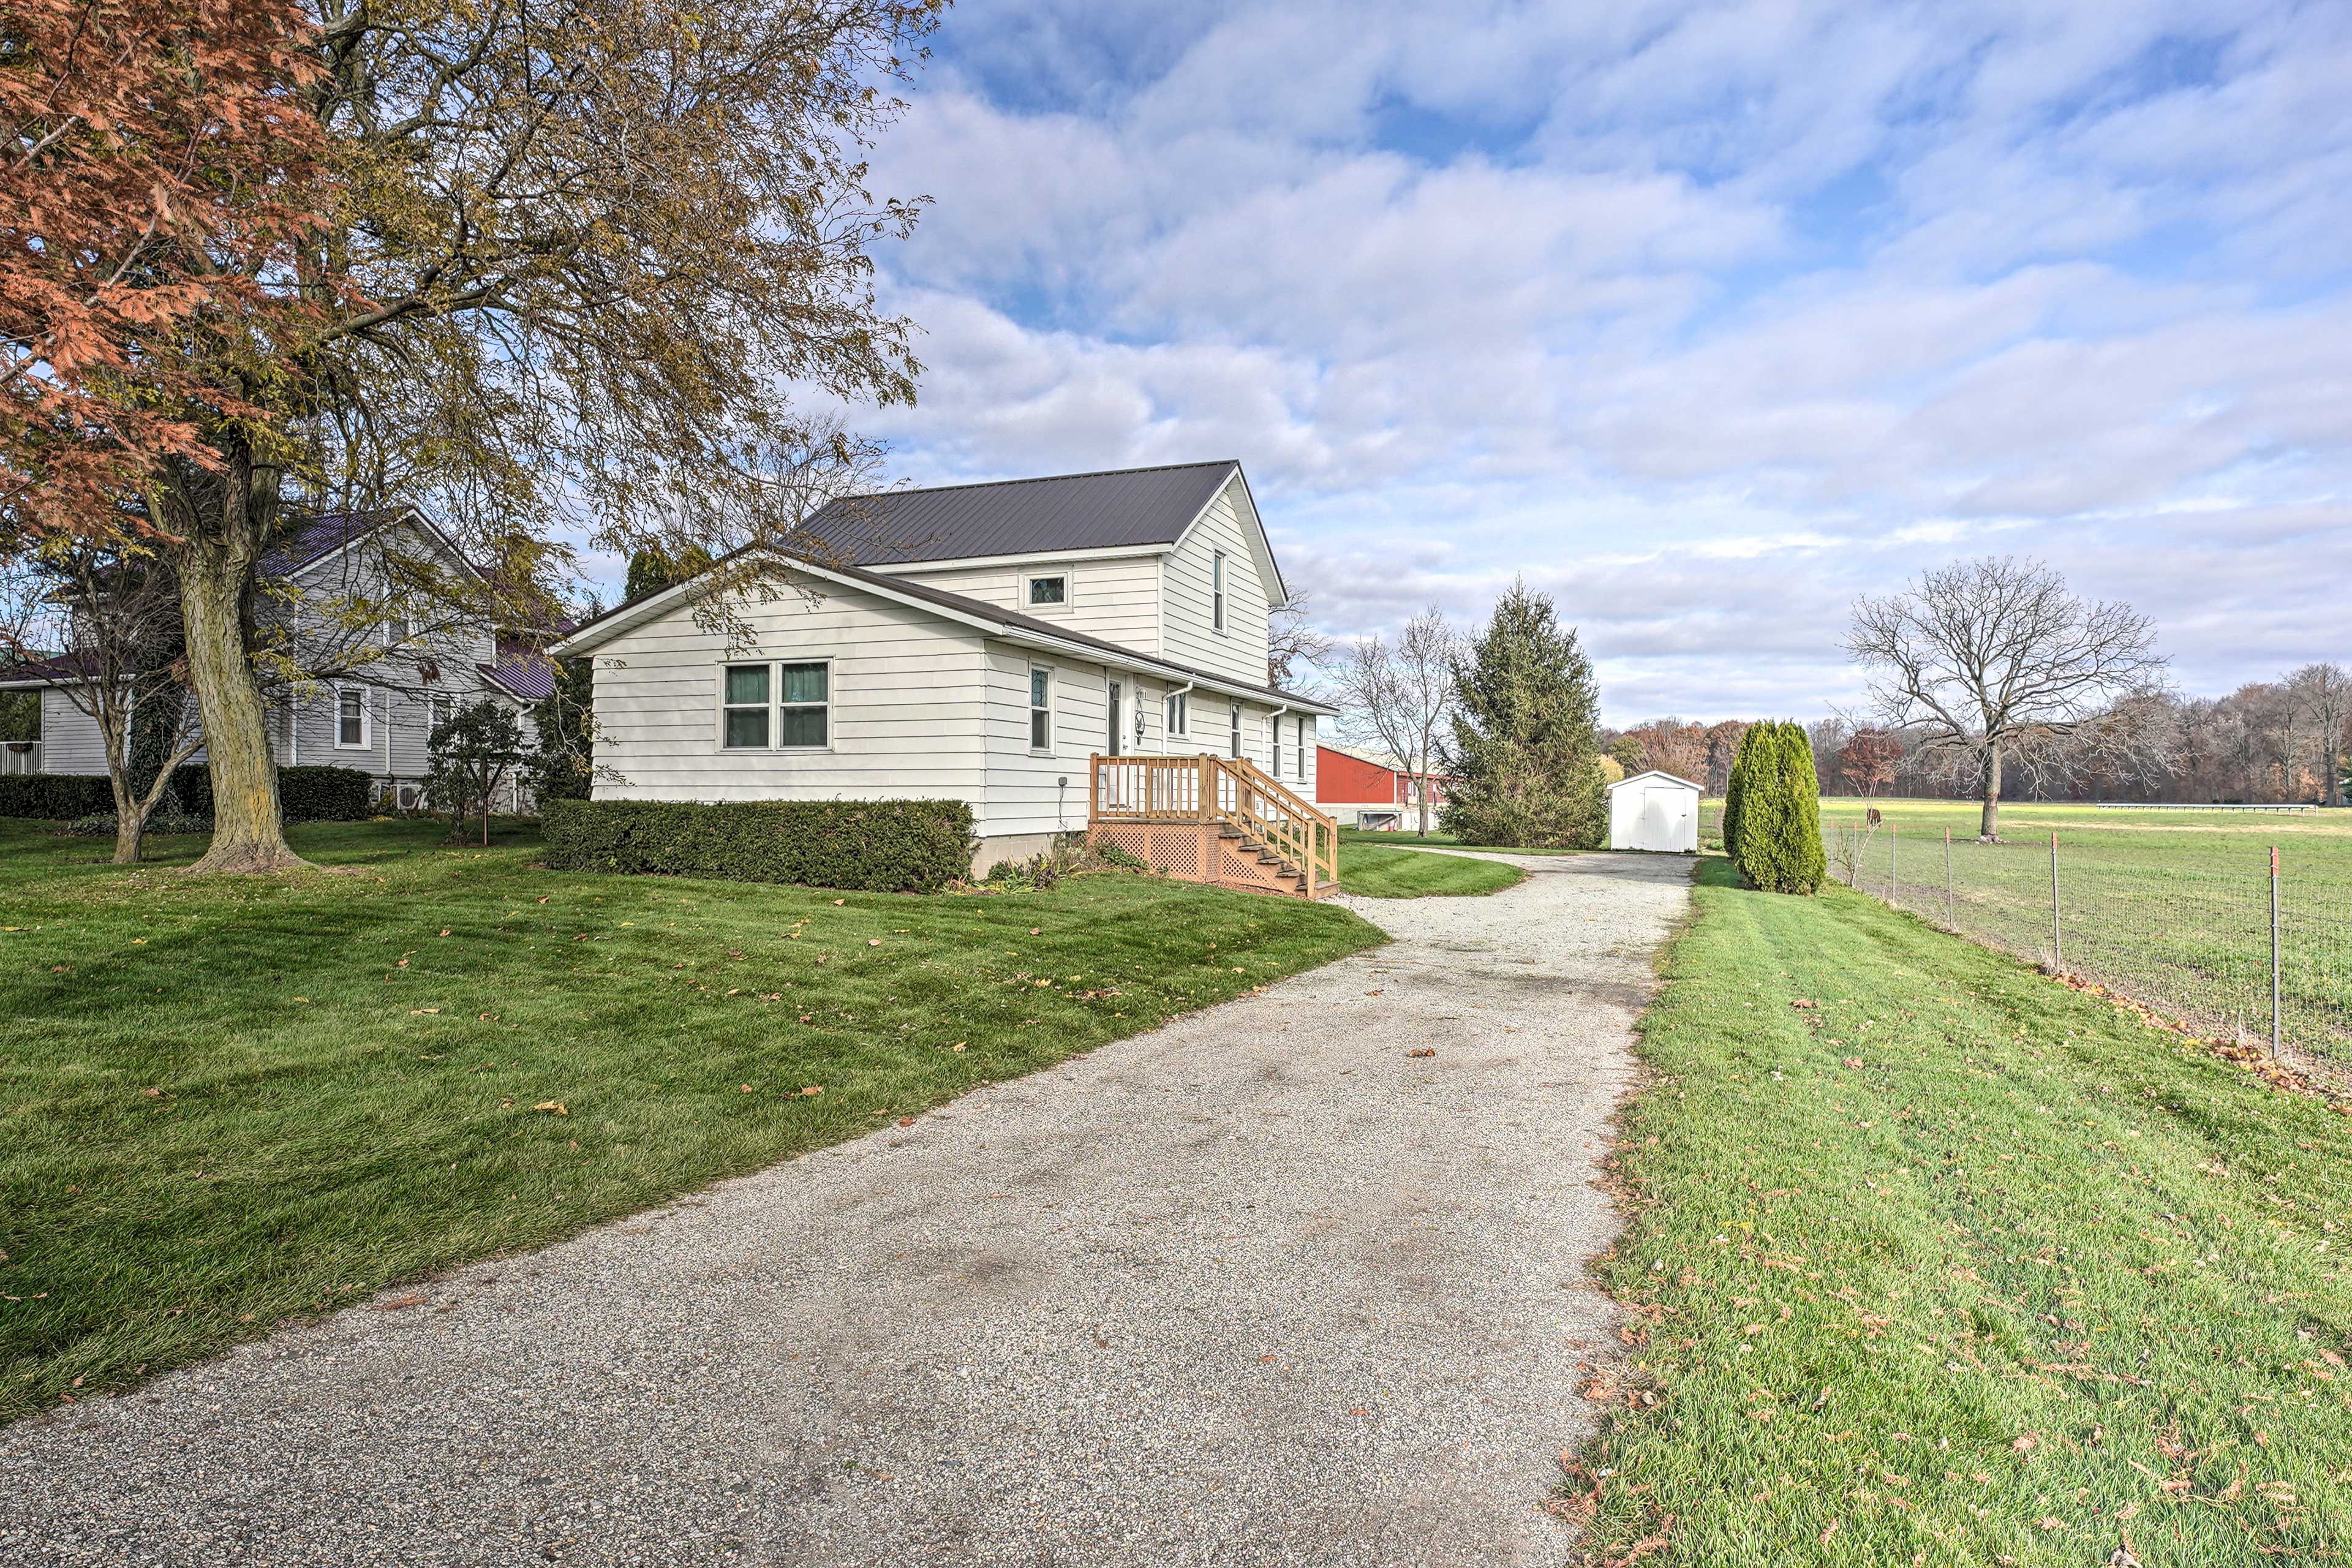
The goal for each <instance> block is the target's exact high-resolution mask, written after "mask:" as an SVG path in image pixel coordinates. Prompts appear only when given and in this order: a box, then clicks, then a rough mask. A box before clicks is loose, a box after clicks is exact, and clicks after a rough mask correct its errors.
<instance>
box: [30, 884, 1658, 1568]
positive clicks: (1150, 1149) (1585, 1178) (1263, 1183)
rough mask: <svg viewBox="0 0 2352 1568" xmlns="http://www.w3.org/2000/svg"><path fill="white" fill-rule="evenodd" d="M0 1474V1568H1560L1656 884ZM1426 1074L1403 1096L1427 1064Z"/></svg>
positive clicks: (113, 1416) (270, 1351)
mask: <svg viewBox="0 0 2352 1568" xmlns="http://www.w3.org/2000/svg"><path fill="white" fill-rule="evenodd" d="M1517 863H1518V864H1522V865H1524V866H1525V867H1526V868H1527V869H1528V872H1529V873H1530V874H1529V877H1528V880H1527V881H1525V882H1523V883H1521V884H1520V885H1519V886H1517V887H1516V888H1512V889H1506V890H1505V891H1503V892H1500V893H1496V894H1494V895H1491V896H1488V897H1486V898H1459V899H1444V898H1433V899H1413V900H1360V901H1357V902H1356V903H1355V907H1356V908H1357V909H1359V910H1360V911H1361V912H1362V913H1363V914H1364V915H1365V917H1366V918H1368V919H1370V920H1372V921H1376V922H1378V923H1379V924H1380V925H1381V926H1382V927H1383V928H1385V929H1386V930H1388V931H1390V932H1391V933H1392V934H1393V935H1394V937H1395V939H1396V940H1395V941H1394V942H1392V943H1391V945H1389V946H1386V947H1383V948H1379V949H1375V950H1373V951H1371V952H1365V953H1361V954H1359V955H1357V956H1356V957H1353V958H1349V959H1345V960H1342V961H1341V962H1339V963H1333V964H1330V965H1328V966H1327V967H1325V968H1322V969H1319V970H1316V971H1314V972H1312V973H1307V974H1304V975H1300V976H1297V977H1296V978H1294V979H1291V980H1288V981H1286V982H1283V983H1281V984H1276V985H1274V986H1271V987H1269V988H1268V989H1267V990H1265V992H1264V993H1263V994H1257V995H1254V996H1249V997H1244V998H1243V999H1241V1000H1238V1001H1234V1002H1231V1003H1228V1004H1226V1005H1223V1006H1219V1007H1215V1008H1213V1009H1210V1010H1209V1011H1206V1012H1202V1013H1199V1014H1195V1015H1192V1016H1189V1017H1186V1018H1182V1019H1180V1020H1178V1021H1176V1022H1174V1023H1172V1024H1171V1025H1169V1026H1165V1027H1163V1028H1161V1029H1160V1030H1158V1031H1156V1032H1154V1033H1151V1034H1147V1035H1141V1036H1138V1037H1134V1038H1131V1039H1128V1040H1125V1041H1122V1042H1119V1043H1118V1044H1116V1045H1111V1046H1107V1047H1103V1048H1101V1049H1099V1050H1097V1051H1095V1052H1093V1053H1092V1054H1091V1055H1088V1056H1086V1057H1081V1058H1075V1059H1073V1060H1071V1061H1069V1062H1066V1063H1065V1064H1063V1065H1062V1066H1060V1067H1057V1068H1053V1069H1051V1070H1048V1071H1045V1072H1039V1073H1035V1074H1033V1075H1031V1076H1030V1077H1027V1078H1024V1079H1017V1080H1014V1081H1012V1082H1008V1083H1003V1084H999V1085H996V1086H994V1087H992V1088H989V1089H982V1090H981V1091H979V1092H976V1093H973V1094H971V1095H967V1096H966V1097H964V1098H963V1099H961V1100H957V1101H955V1102H954V1103H952V1104H950V1105H948V1106H946V1107H943V1108H941V1109H940V1110H936V1111H933V1112H930V1113H929V1114H927V1115H924V1116H922V1117H921V1118H919V1120H917V1121H915V1123H914V1124H913V1125H912V1126H909V1127H905V1128H898V1127H892V1128H889V1129H887V1130H885V1131H880V1132H877V1133H875V1134H873V1135H871V1136H869V1137H866V1138H863V1139H860V1140H858V1141H856V1142H850V1143H845V1144H841V1145H838V1146H835V1147H834V1148H832V1149H827V1150H824V1151H820V1152H815V1153H812V1154H808V1155H806V1156H803V1157H802V1158H800V1159H796V1160H793V1161H791V1162H789V1163H784V1164H782V1165H778V1166H776V1167H774V1168H772V1169H771V1170H768V1171H765V1172H762V1173H760V1174H758V1175H754V1176H751V1177H747V1178H744V1179H741V1180H738V1181H733V1182H729V1183H726V1184H722V1185H719V1186H717V1187H713V1188H710V1189H709V1190H707V1191H705V1192H702V1193H699V1194H694V1195H692V1196H689V1197H687V1198H684V1199H681V1200H679V1201H678V1202H677V1203H675V1204H672V1205H668V1206H667V1207H664V1208H660V1209H657V1210H655V1211H651V1212H648V1213H646V1214H643V1215H636V1216H635V1217H634V1218H632V1219H629V1220H626V1221H622V1222H619V1223H615V1224H612V1225H607V1226H602V1227H600V1228H598V1229H596V1230H593V1231H590V1232H588V1233H586V1234H584V1235H583V1236H581V1237H577V1238H575V1239H574V1240H572V1241H569V1242H566V1243H564V1244H562V1246H559V1247H551V1248H549V1249H548V1250H546V1251H544V1252H539V1253H534V1254H531V1255H529V1256H526V1257H520V1258H508V1259H502V1260H499V1261H498V1262H495V1263H489V1264H484V1265H482V1266H479V1267H478V1268H467V1269H465V1270H462V1271H460V1272H458V1273H457V1274H454V1275H452V1276H450V1277H448V1278H446V1279H441V1280H438V1281H435V1282H432V1283H430V1284H428V1285H426V1286H425V1287H423V1288H422V1290H421V1295H422V1297H423V1300H420V1301H418V1302H417V1303H416V1304H415V1305H412V1306H405V1307H392V1310H384V1309H385V1308H386V1307H388V1306H391V1304H392V1303H394V1302H398V1301H402V1300H406V1299H407V1298H408V1297H410V1296H411V1295H415V1294H419V1293H420V1292H418V1291H407V1290H404V1291H394V1292H390V1293H388V1294H387V1295H385V1296H384V1297H382V1298H379V1299H378V1300H377V1301H376V1302H373V1303H370V1304H369V1305H365V1306H362V1307H359V1308H355V1309H353V1310H349V1311H346V1312H343V1313H341V1314H340V1315H338V1316H336V1317H333V1318H331V1319H328V1320H325V1321H321V1322H319V1323H316V1324H312V1325H309V1326H305V1327H300V1328H296V1329H291V1330H289V1331H286V1332H284V1333H281V1334H278V1335H277V1336H275V1337H273V1338H271V1339H268V1340H267V1341H264V1342H257V1343H255V1344H251V1345H247V1346H246V1347H243V1348H242V1349H240V1350H238V1351H236V1352H233V1353H231V1354H229V1355H227V1356H226V1357H223V1358H222V1359H220V1360H218V1361H215V1362H213V1363H207V1364H205V1365H203V1366H198V1367H193V1368H189V1369H186V1370H184V1371H181V1372H178V1373H172V1374H170V1375H168V1376H164V1377H161V1378H158V1379H156V1380H154V1381H153V1382H152V1383H150V1384H146V1385H145V1386H144V1387H142V1388H141V1389H140V1390H138V1391H137V1392H135V1393H133V1394H126V1395H123V1396H121V1397H119V1398H111V1399H98V1400H91V1401H89V1402H86V1403H83V1404H80V1405H74V1406H73V1407H71V1408H70V1409H67V1410H60V1411H59V1412H58V1413H56V1414H54V1415H42V1416H37V1417H35V1418H33V1419H31V1420H27V1421H23V1422H19V1423H18V1424H16V1426H13V1427H10V1428H7V1429H5V1430H0V1563H7V1564H10V1565H12V1568H15V1565H20V1564H22V1565H29V1564H34V1563H107V1564H153V1563H173V1564H183V1563H184V1564H204V1565H205V1568H213V1565H217V1564H248V1563H255V1564H257V1563H270V1564H311V1563H336V1564H343V1563H368V1564H374V1563H384V1564H402V1565H404V1568H412V1565H420V1564H457V1563H467V1564H473V1563H499V1564H506V1563H546V1562H560V1563H633V1564H673V1563H773V1564H849V1563H891V1564H928V1563H948V1564H983V1563H985V1564H1020V1565H1023V1568H1052V1565H1061V1564H1069V1565H1077V1564H1088V1565H1091V1564H1121V1565H1124V1564H1136V1565H1143V1564H1150V1565H1151V1568H1170V1565H1173V1564H1192V1563H1203V1564H1206V1563H1215V1564H1254V1563H1283V1564H1303V1563H1313V1564H1341V1563H1345V1564H1362V1565H1366V1568H1391V1565H1399V1564H1455V1563H1481V1564H1491V1563H1547V1564H1550V1563H1560V1562H1562V1561H1564V1559H1565V1558H1566V1556H1567V1555H1568V1552H1569V1550H1570V1532H1569V1531H1568V1530H1567V1528H1566V1527H1565V1526H1564V1525H1563V1524H1562V1523H1561V1521H1559V1520H1557V1519H1556V1518H1554V1517H1553V1516H1552V1515H1551V1514H1550V1513H1549V1512H1548V1511H1547V1510H1545V1508H1544V1502H1545V1500H1546V1499H1547V1497H1548V1496H1549V1495H1550V1494H1551V1492H1552V1490H1553V1489H1554V1488H1555V1487H1556V1486H1557V1484H1558V1482H1559V1453H1560V1450H1561V1449H1562V1448H1563V1447H1570V1446H1572V1445H1574V1444H1575V1443H1576V1442H1577V1441H1578V1440H1579V1439H1580V1437H1581V1436H1584V1435H1585V1434H1586V1433H1587V1432H1588V1431H1589V1430H1590V1429H1591V1421H1592V1417H1591V1414H1590V1411H1589V1408H1588V1407H1587V1406H1586V1405H1585V1404H1584V1402H1583V1401H1582V1400H1581V1399H1580V1397H1579V1395H1578V1393H1577V1390H1578V1387H1579V1385H1580V1383H1581V1382H1582V1381H1583V1378H1584V1375H1585V1373H1587V1372H1588V1371H1589V1370H1590V1369H1591V1367H1593V1366H1596V1365H1600V1364H1602V1363H1605V1362H1606V1361H1607V1360H1608V1359H1609V1358H1611V1357H1612V1356H1614V1355H1615V1354H1616V1353H1618V1352H1617V1342H1616V1339H1615V1317H1614V1313H1613V1309H1612V1306H1611V1304H1610V1302H1609V1301H1608V1300H1607V1299H1606V1298H1605V1297H1603V1296H1601V1295H1600V1294H1599V1293H1598V1292H1597V1291H1596V1290H1595V1289H1594V1288H1593V1287H1592V1285H1591V1283H1590V1281H1589V1280H1588V1279H1587V1276H1586V1272H1585V1260H1586V1259H1587V1258H1589V1257H1591V1255H1592V1254H1594V1253H1595V1252H1598V1251H1600V1250H1601V1249H1602V1248H1603V1247H1606V1246H1607V1245H1608V1244H1609V1241H1610V1238H1611V1237H1612V1235H1613V1234H1614V1232H1615V1230H1616V1227H1617V1223H1618V1222H1617V1217H1616V1215H1614V1213H1613V1212H1612V1208H1611V1206H1610V1205H1609V1203H1608V1201H1607V1199H1606V1198H1605V1197H1604V1195H1603V1194H1602V1193H1601V1191H1600V1190H1599V1189H1598V1188H1597V1187H1596V1186H1595V1184H1594V1181H1595V1177H1596V1175H1597V1173H1598V1171H1599V1164H1600V1161H1601V1158H1602V1156H1603V1154H1604V1153H1605V1152H1606V1150H1607V1147H1608V1143H1609V1140H1610V1136H1611V1129H1610V1125H1609V1118H1610V1115H1611V1112H1612V1109H1613V1108H1614V1105H1615V1102H1616V1101H1617V1100H1618V1098H1619V1096H1620V1095H1621V1094H1622V1092H1623V1091H1624V1090H1626V1089H1628V1088H1630V1087H1631V1085H1632V1082H1633V1076H1634V1071H1635V1068H1634V1061H1633V1055H1632V1049H1631V1047H1632V1043H1633V1036H1632V1029H1631V1026H1632V1024H1633V1017H1634V1015H1635V1014H1636V1012H1637V1011H1638V1010H1639V1009H1640V1007H1641V1006H1642V1005H1643V1002H1644V1000H1645V999H1646V997H1647V995H1648V994H1649V991H1650V988H1651V985H1652V984H1653V980H1652V959H1653V955H1654V952H1655V951H1656V949H1657V948H1658V946H1659V945H1660V944H1661V943H1662V942H1664V940H1665V939H1666V937H1667V936H1668V935H1669V933H1670V931H1671V930H1672V929H1673V928H1674V926H1675V924H1676V922H1677V921H1679V920H1680V919H1681V918H1682V917H1683V915H1684V912H1685V908H1686V905H1687V901H1688V898H1689V893H1688V889H1689V880H1690V864H1691V863H1690V862H1689V861H1688V860H1687V859H1685V858H1680V857H1674V858H1667V857H1655V858H1653V857H1640V856H1628V855H1584V856H1571V857H1567V858H1541V857H1522V858H1518V860H1517ZM1422 1049H1433V1050H1434V1051H1435V1053H1436V1054H1435V1055H1434V1056H1430V1057H1416V1056H1413V1055H1412V1052H1414V1051H1416V1050H1422Z"/></svg>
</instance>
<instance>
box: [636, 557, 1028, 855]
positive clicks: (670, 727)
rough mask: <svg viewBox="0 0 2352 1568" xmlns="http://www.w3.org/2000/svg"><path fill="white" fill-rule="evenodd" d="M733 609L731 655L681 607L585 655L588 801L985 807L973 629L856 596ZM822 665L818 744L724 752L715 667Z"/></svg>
mask: <svg viewBox="0 0 2352 1568" xmlns="http://www.w3.org/2000/svg"><path fill="white" fill-rule="evenodd" d="M740 615H741V616H742V617H743V619H744V620H745V621H746V622H747V623H748V624H749V626H750V627H751V632H752V635H753V637H754V646H753V647H750V648H735V649H730V648H729V647H728V646H727V642H726V638H725V637H724V635H723V634H722V633H719V632H716V631H709V630H706V629H704V628H702V627H700V626H696V625H695V624H694V620H693V616H692V614H691V612H690V611H689V610H688V609H687V608H684V607H681V608H679V609H677V610H674V611H672V612H671V613H670V614H668V615H667V616H662V617H661V618H659V619H657V620H655V621H652V622H649V623H647V624H646V625H645V626H638V627H635V629H633V630H630V631H627V632H625V633H623V634H621V635H620V636H619V637H614V639H613V640H612V641H611V642H609V643H607V644H605V645H604V647H601V648H599V649H598V650H597V651H596V655H595V659H596V721H597V725H598V731H599V732H598V738H597V746H596V761H597V765H598V768H599V770H600V772H602V771H605V770H610V771H611V772H613V773H617V774H618V775H619V776H618V777H617V778H603V777H600V778H599V779H598V780H597V781H596V783H595V785H594V791H595V795H596V798H597V799H599V800H702V801H723V800H829V799H835V798H843V799H853V800H872V799H882V798H889V797H907V796H919V797H930V798H946V799H956V800H964V801H969V802H970V803H971V805H972V807H973V810H974V813H975V815H977V814H979V813H981V812H982V811H983V810H984V807H985V801H986V795H987V768H986V763H985V760H984V758H983V754H982V729H983V710H984V708H985V705H986V691H985V684H984V681H983V679H982V668H983V665H984V662H985V658H986V655H985V652H984V649H983V647H982V639H981V637H980V635H979V634H978V633H976V632H971V631H967V630H965V629H964V628H962V627H960V626H955V625H953V624H952V623H950V622H947V621H944V620H941V619H940V618H939V617H938V616H932V615H929V614H928V613H926V612H922V611H919V610H914V609H909V608H908V607H906V606H903V605H896V604H893V603H891V602H890V601H888V600H886V599H883V598H880V597H877V596H876V595H871V594H867V593H865V592H863V591H861V590H858V589H854V588H845V587H836V588H829V589H828V590H827V591H826V593H825V595H824V598H823V599H821V600H815V601H811V600H809V599H807V598H804V597H803V596H802V595H797V594H788V595H784V596H783V597H782V598H780V599H778V600H777V601H776V602H774V603H772V604H764V605H762V604H756V603H747V604H744V605H741V606H740ZM793 658H829V659H830V660H831V661H832V677H831V689H830V693H829V695H830V700H831V708H832V710H831V712H830V713H829V714H828V716H827V719H828V731H829V735H828V739H829V742H830V744H829V746H828V747H827V749H826V750H824V751H823V752H789V751H786V752H777V751H728V750H724V749H722V748H721V747H720V746H719V674H718V672H719V668H720V667H721V666H723V665H726V664H730V663H740V662H751V661H759V660H768V659H793Z"/></svg>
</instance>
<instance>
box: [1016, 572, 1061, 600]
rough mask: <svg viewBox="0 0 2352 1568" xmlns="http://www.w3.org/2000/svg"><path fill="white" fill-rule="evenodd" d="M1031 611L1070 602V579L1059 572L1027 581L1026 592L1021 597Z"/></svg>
mask: <svg viewBox="0 0 2352 1568" xmlns="http://www.w3.org/2000/svg"><path fill="white" fill-rule="evenodd" d="M1022 596H1023V597H1024V598H1025V599H1026V600H1027V601H1028V602H1029V606H1030V607H1031V608H1032V609H1038V608H1046V607H1050V606H1052V605H1066V604H1068V603H1069V602H1070V579H1069V576H1068V574H1066V573H1061V572H1051V573H1046V574H1044V575H1041V576H1036V577H1032V578H1030V579H1029V588H1028V592H1027V593H1025V594H1024V595H1022Z"/></svg>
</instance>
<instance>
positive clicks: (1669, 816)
mask: <svg viewBox="0 0 2352 1568" xmlns="http://www.w3.org/2000/svg"><path fill="white" fill-rule="evenodd" d="M1699 793H1700V792H1699V787H1698V785H1696V784H1693V783H1691V781H1690V780H1688V779H1685V778H1676V777H1675V775H1674V774H1672V773H1660V772H1658V771H1657V770H1656V769H1654V768H1653V769H1651V770H1650V771H1649V772H1648V773H1635V774H1633V776H1632V777H1631V778H1622V779H1619V780H1618V781H1617V782H1616V783H1615V784H1611V785H1610V786H1609V847H1610V848H1612V849H1651V850H1656V851H1660V852H1662V853H1664V854H1670V855H1696V854H1697V853H1698V799H1699Z"/></svg>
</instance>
